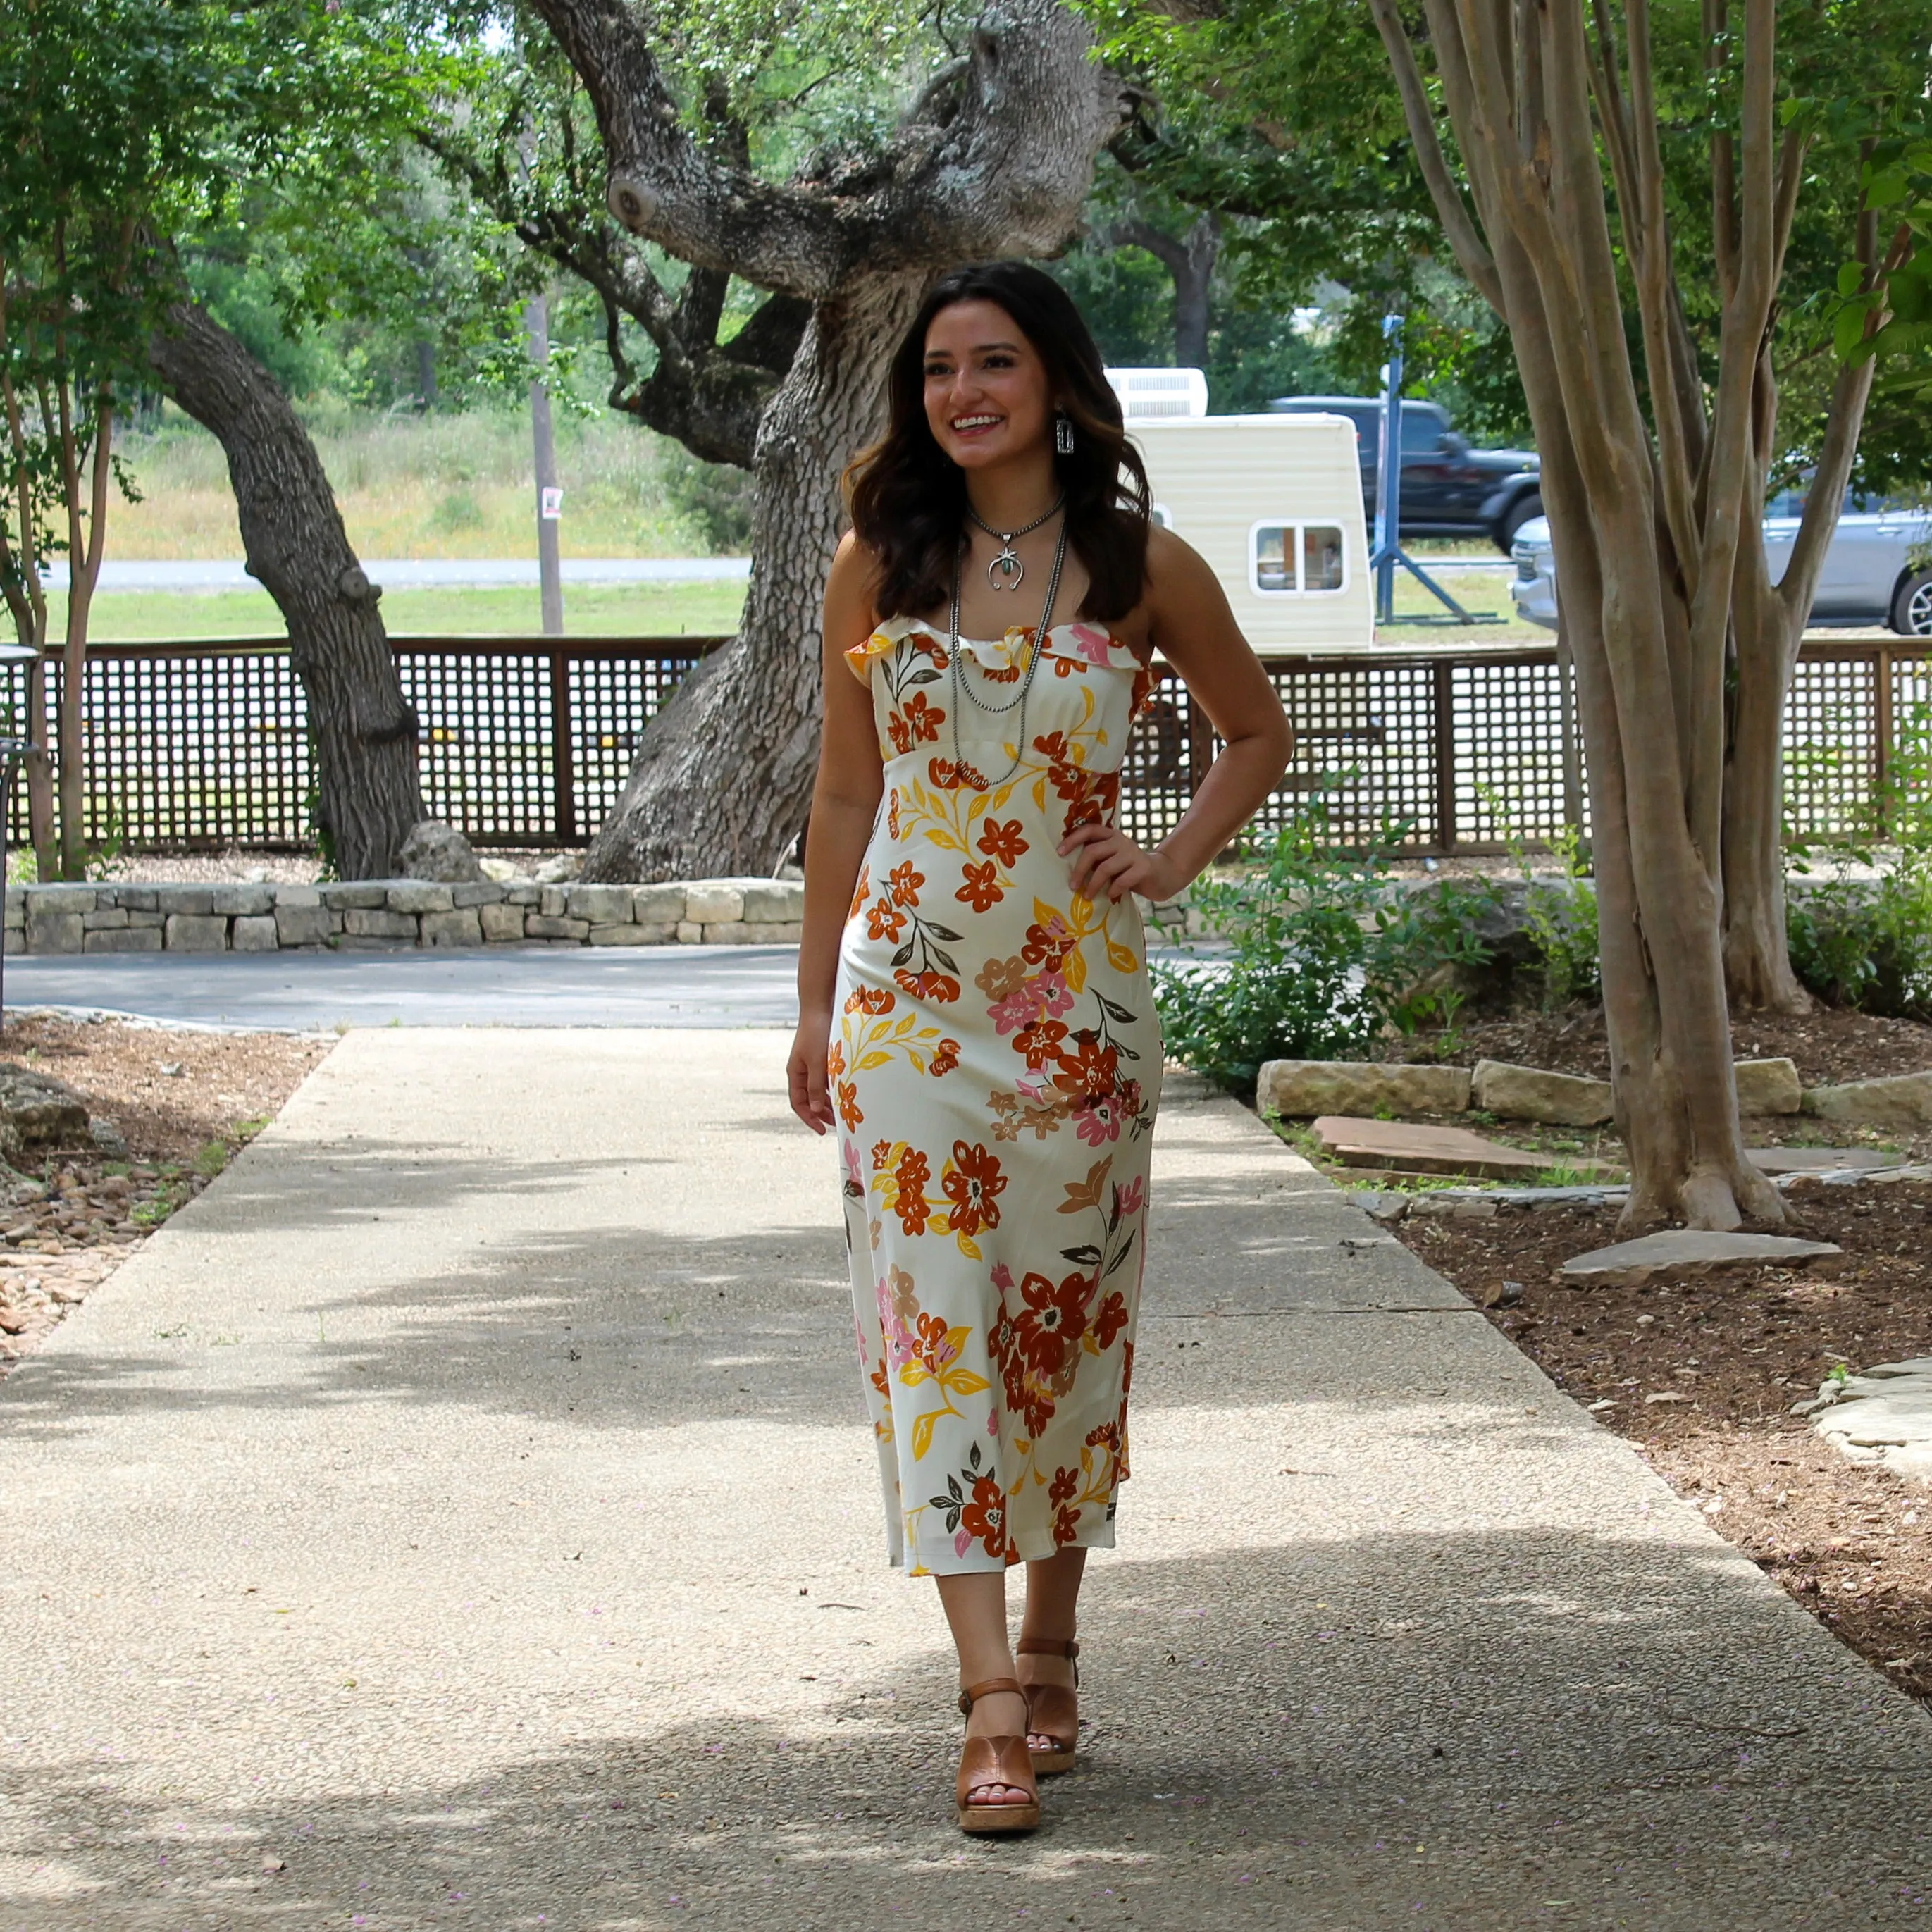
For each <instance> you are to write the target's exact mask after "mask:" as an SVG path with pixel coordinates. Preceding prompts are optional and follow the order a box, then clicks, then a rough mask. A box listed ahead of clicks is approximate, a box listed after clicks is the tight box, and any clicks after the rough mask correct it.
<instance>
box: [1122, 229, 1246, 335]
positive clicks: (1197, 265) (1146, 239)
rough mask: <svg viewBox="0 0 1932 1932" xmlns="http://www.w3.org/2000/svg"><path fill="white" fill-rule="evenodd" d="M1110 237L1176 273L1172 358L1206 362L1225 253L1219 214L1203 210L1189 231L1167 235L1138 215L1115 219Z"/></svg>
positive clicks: (1170, 273) (1168, 270)
mask: <svg viewBox="0 0 1932 1932" xmlns="http://www.w3.org/2000/svg"><path fill="white" fill-rule="evenodd" d="M1107 239H1109V241H1110V242H1112V243H1113V245H1115V247H1116V248H1145V250H1146V251H1147V252H1148V254H1150V255H1151V256H1153V257H1154V259H1155V260H1156V261H1157V262H1159V263H1160V264H1161V266H1163V268H1165V269H1166V271H1167V272H1168V273H1169V275H1172V277H1173V278H1174V360H1175V365H1176V366H1177V367H1178V368H1183V369H1205V368H1206V367H1207V366H1208V327H1209V325H1210V324H1211V322H1212V321H1213V320H1214V315H1213V310H1212V308H1211V302H1210V297H1211V295H1212V293H1213V290H1214V264H1215V263H1216V261H1217V260H1218V259H1219V257H1220V253H1221V223H1220V219H1219V217H1217V216H1215V215H1213V214H1203V215H1202V216H1200V217H1199V218H1198V219H1197V220H1196V222H1195V223H1194V225H1193V227H1191V228H1190V229H1188V231H1187V233H1186V234H1185V235H1169V234H1167V233H1165V232H1163V230H1162V229H1158V228H1157V227H1155V226H1154V223H1152V222H1151V221H1142V220H1139V218H1138V217H1136V218H1135V219H1133V220H1128V221H1117V222H1115V223H1114V225H1113V226H1112V229H1109V231H1108V236H1107Z"/></svg>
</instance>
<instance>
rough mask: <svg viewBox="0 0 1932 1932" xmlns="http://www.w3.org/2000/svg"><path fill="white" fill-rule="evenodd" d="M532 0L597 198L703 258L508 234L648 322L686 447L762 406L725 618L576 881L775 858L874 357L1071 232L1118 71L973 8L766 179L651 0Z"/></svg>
mask: <svg viewBox="0 0 1932 1932" xmlns="http://www.w3.org/2000/svg"><path fill="white" fill-rule="evenodd" d="M535 5H536V7H537V10H538V12H539V13H541V14H542V16H543V17H544V20H545V21H546V22H547V23H548V25H549V26H550V30H551V31H552V32H553V34H555V36H556V39H557V40H558V42H559V45H560V46H562V49H563V50H564V52H565V53H566V54H567V55H568V57H569V59H570V61H571V65H573V66H574V68H576V70H577V73H578V74H579V75H580V77H582V79H583V83H584V86H585V89H586V92H588V94H589V97H590V99H591V101H592V104H593V105H594V107H595V110H596V115H597V123H598V132H599V133H600V135H601V138H602V141H603V144H604V159H605V163H606V165H607V168H608V170H609V202H610V209H611V211H612V212H613V214H615V215H616V217H617V218H618V220H619V221H620V222H621V223H622V224H623V226H625V228H626V229H629V230H630V231H631V234H633V235H634V236H638V237H640V238H641V239H644V240H647V241H649V242H655V243H656V244H657V245H658V246H659V247H661V248H664V249H665V250H667V251H669V252H670V254H673V255H675V256H676V257H679V259H680V260H682V261H685V262H686V263H689V264H690V265H691V269H692V271H693V273H692V275H691V277H690V278H688V281H687V283H686V284H685V290H684V291H683V293H682V296H680V297H679V299H678V301H677V302H676V303H675V304H673V303H672V302H670V299H669V298H668V297H667V296H664V294H663V293H662V292H661V291H658V292H657V293H653V292H652V288H651V287H649V286H648V285H647V283H646V278H645V277H644V276H643V273H642V272H641V271H640V269H638V267H637V264H636V263H632V262H629V261H627V260H624V259H622V258H621V257H620V256H619V254H616V252H615V251H613V248H611V247H610V245H609V244H608V243H607V242H606V241H604V239H602V238H599V237H597V236H589V235H584V234H581V233H575V234H573V233H566V232H565V229H564V227H563V226H561V225H559V223H556V221H554V220H546V221H544V222H537V221H532V222H530V223H527V224H526V227H525V228H524V229H520V232H524V233H526V239H529V240H530V241H531V242H532V245H533V246H541V247H544V248H546V249H547V250H548V251H549V252H550V253H551V254H552V255H553V259H555V260H556V261H557V262H558V263H559V265H560V266H563V267H565V268H567V269H571V271H572V272H574V273H577V274H579V275H583V277H584V278H585V279H586V281H589V282H590V283H591V284H592V286H593V287H596V288H597V289H598V292H599V293H600V294H601V296H603V298H604V302H605V304H606V306H607V310H608V311H609V312H610V314H612V315H613V317H614V316H615V315H616V313H617V312H618V311H619V310H620V309H621V310H623V311H625V313H628V314H634V315H635V316H637V317H638V318H639V319H640V320H643V322H644V324H645V326H646V328H647V329H651V330H652V333H653V340H654V341H656V342H657V343H658V351H659V358H660V371H661V373H662V374H663V375H664V377H665V381H664V383H663V384H661V385H658V386H661V387H662V388H664V389H665V391H666V392H667V394H666V395H665V396H664V397H662V398H658V399H656V403H655V404H654V405H653V406H654V407H656V406H658V405H662V406H663V407H666V408H668V407H669V404H670V402H672V401H675V400H676V395H677V394H682V393H685V392H688V395H689V396H690V398H691V399H692V400H693V401H694V404H697V405H701V406H702V407H701V408H700V409H698V410H695V411H694V416H693V422H692V426H691V428H692V434H690V435H685V432H684V431H682V430H680V429H679V428H678V427H677V426H676V425H675V423H673V422H671V421H670V420H667V419H666V418H665V417H664V416H658V418H657V419H656V425H657V426H658V427H659V428H666V429H669V430H670V431H671V433H672V434H679V435H685V440H687V442H688V443H690V445H691V447H693V448H700V441H699V440H697V434H696V433H697V431H700V429H705V428H708V429H709V432H710V433H711V434H712V435H713V437H714V438H715V437H716V436H717V434H718V432H719V431H720V430H722V431H723V432H724V437H723V440H724V444H725V445H726V446H727V449H728V446H729V445H730V443H731V442H732V441H733V439H734V437H735V433H736V432H735V424H736V419H737V417H738V416H739V413H740V412H741V411H742V410H745V409H748V408H749V407H756V408H757V410H759V412H760V414H759V416H758V426H757V438H756V443H755V446H754V454H753V458H752V467H753V469H754V474H755V475H756V477H757V499H756V502H757V507H756V513H755V524H754V534H753V541H752V549H753V556H752V574H751V589H750V593H749V596H748V601H747V603H746V605H745V615H744V619H743V622H742V626H741V628H740V632H739V636H738V637H737V638H736V640H734V641H733V643H731V644H730V646H727V648H726V649H724V650H723V651H721V652H719V653H718V654H717V655H716V656H715V658H712V659H711V660H709V661H707V662H706V664H705V665H704V666H703V668H702V669H701V670H699V671H698V672H697V673H694V675H693V676H692V677H691V679H689V681H688V683H687V685H686V686H685V688H684V689H683V690H682V691H680V692H679V694H678V695H677V697H676V699H675V700H673V702H672V703H670V705H668V706H667V707H666V708H665V709H664V711H662V712H660V713H659V714H658V716H657V717H656V718H653V719H652V721H651V724H650V727H649V729H648V730H646V733H645V734H644V737H643V742H642V744H641V745H640V747H639V748H638V753H637V760H636V762H635V763H634V766H632V769H631V774H630V777H629V779H628V783H627V784H626V785H625V790H624V795H623V797H622V800H621V801H620V802H619V805H618V806H617V808H616V811H614V812H613V814H611V817H610V820H609V822H608V823H607V824H606V825H605V826H604V828H603V829H602V830H601V832H599V834H598V837H597V839H596V841H595V844H593V846H592V849H591V852H590V854H589V860H588V862H587V864H586V868H585V876H586V877H589V878H596V879H605V880H624V879H650V878H666V877H677V876H679V875H684V876H690V875H692V874H699V875H702V874H717V873H727V872H733V871H769V869H770V868H772V866H773V865H775V864H776V863H777V862H778V859H780V858H781V856H783V854H784V851H785V849H786V847H787V846H788V845H790V843H791V841H793V838H796V835H797V833H798V831H799V827H800V826H802V824H803V823H804V820H805V810H806V807H807V805H808V801H809V799H810V796H811V781H812V772H813V766H814V761H815V760H816V757H817V736H818V716H819V661H820V659H819V650H820V637H819V600H820V595H821V594H822V592H823V585H824V581H825V573H826V568H828V566H829V564H830V562H831V559H832V551H833V550H834V548H835V547H836V544H837V541H838V535H839V532H840V530H841V528H842V526H843V523H844V512H843V507H842V505H841V502H840V500H839V496H838V478H839V474H840V472H841V470H842V469H844V466H845V463H847V460H849V459H850V457H851V456H852V455H853V452H855V451H856V449H858V448H859V446H861V445H862V444H863V443H865V442H866V441H867V440H868V439H870V438H871V437H873V436H874V435H875V434H877V431H878V429H879V428H880V423H881V421H882V406H883V394H882V390H883V377H884V372H885V367H886V362H887V360H888V359H889V356H890V355H891V352H892V349H893V347H895V344H896V342H897V341H898V337H899V335H901V333H902V332H903V331H904V329H905V328H906V326H907V323H909V322H910V319H911V317H912V315H913V313H914V311H915V310H916V308H917V306H918V304H919V301H920V299H921V298H922V295H923V293H924V291H925V290H926V288H927V287H929V285H930V282H931V281H932V278H934V277H935V275H938V274H939V273H940V272H942V271H943V270H944V269H947V268H950V267H951V266H953V265H954V264H956V263H959V262H963V261H969V260H972V259H974V257H984V256H989V255H1019V254H1053V253H1055V252H1057V251H1058V250H1059V249H1061V248H1063V247H1064V246H1065V245H1066V243H1067V240H1068V239H1069V238H1070V236H1072V234H1073V232H1074V229H1075V228H1076V225H1077V223H1078V222H1079V217H1080V209H1081V205H1082V202H1083V201H1084V200H1085V196H1086V193H1087V190H1088V184H1089V183H1090V182H1091V179H1092V176H1093V169H1094V160H1095V157H1096V156H1097V154H1099V152H1100V149H1101V148H1103V146H1104V145H1106V142H1107V141H1108V140H1109V139H1111V138H1112V136H1113V135H1114V134H1115V133H1116V132H1117V131H1118V128H1119V126H1120V124H1121V119H1122V118H1123V115H1124V107H1125V96H1124V89H1122V87H1121V84H1120V83H1118V81H1116V80H1113V79H1112V78H1111V77H1109V76H1108V75H1107V74H1106V71H1104V70H1103V69H1102V68H1099V67H1097V65H1095V64H1094V62H1093V59H1092V58H1091V55H1092V49H1093V41H1092V37H1091V35H1090V34H1089V33H1088V30H1087V28H1086V27H1085V25H1084V24H1083V23H1082V22H1081V21H1080V20H1079V19H1078V18H1077V17H1076V16H1075V15H1074V14H1073V13H1071V12H1070V11H1069V10H1067V8H1065V7H1062V6H1061V5H1059V4H1058V0H1007V4H1005V5H1003V6H1002V7H1001V9H1000V10H998V11H997V12H995V11H994V10H990V9H989V11H988V12H987V13H986V14H984V15H983V17H981V18H980V20H979V21H978V22H977V23H976V25H975V26H974V28H973V30H972V33H971V38H970V46H969V49H968V52H966V53H965V55H962V58H959V59H958V60H956V61H955V62H952V63H951V64H950V65H949V66H947V68H944V69H943V70H942V71H941V72H940V73H939V74H938V75H936V76H935V78H934V80H933V82H932V84H931V85H929V86H928V87H927V88H926V89H925V90H924V91H923V92H922V93H921V95H919V98H918V100H917V101H915V102H914V103H913V104H912V106H911V107H910V108H909V110H907V113H906V115H905V117H904V119H903V120H902V121H901V123H900V124H899V126H898V128H897V130H895V133H893V134H892V136H891V138H890V139H889V140H888V141H887V142H885V143H884V144H883V147H882V148H881V150H880V151H879V152H878V153H877V154H870V155H868V156H866V157H864V158H863V159H862V160H858V161H854V162H853V163H850V164H849V165H846V164H844V163H841V164H840V165H839V166H837V167H836V168H835V169H832V170H831V171H830V172H827V171H826V164H825V163H822V162H817V163H813V164H812V167H813V169H814V170H815V171H808V172H802V173H801V174H800V175H799V176H797V177H796V178H793V179H792V180H790V181H784V182H778V181H770V180H767V179H765V178H761V177H760V176H758V175H755V174H754V173H752V172H751V171H750V170H749V169H748V167H747V166H745V162H744V159H743V154H742V151H740V152H739V153H738V154H736V155H735V156H734V154H733V152H732V151H731V149H730V143H729V142H724V141H722V140H721V141H719V142H715V143H714V144H713V145H712V146H711V147H710V148H700V147H699V146H697V145H695V144H694V142H693V141H692V139H691V136H690V134H689V133H688V129H687V127H686V126H685V124H684V123H683V121H682V120H681V119H680V118H679V113H678V112H677V107H676V102H675V101H674V100H673V98H672V96H671V95H670V91H669V89H668V88H667V86H666V83H665V82H664V77H663V74H662V71H661V68H660V67H659V65H658V59H657V56H656V54H655V50H654V49H653V47H652V43H651V32H652V24H653V23H652V12H651V7H650V6H649V4H648V0H641V3H640V4H628V0H535ZM552 237H554V239H552ZM729 275H739V276H741V277H742V278H744V279H745V280H746V281H750V282H752V283H754V284H757V286H759V287H762V288H766V289H769V290H772V291H773V298H772V301H771V302H768V303H767V304H766V308H765V309H764V310H763V311H760V316H759V317H758V318H757V319H754V323H753V324H752V325H751V327H749V328H748V329H747V330H746V331H745V335H746V336H748V337H749V336H752V335H754V331H755V332H756V338H755V341H754V344H752V345H750V346H748V347H740V348H739V350H738V356H739V357H742V358H744V359H743V360H742V361H737V360H736V359H733V358H730V357H727V356H725V355H724V353H723V352H722V351H721V349H720V348H718V347H716V346H715V345H714V343H713V329H712V322H713V320H714V318H712V317H710V316H709V313H708V311H707V310H706V304H707V303H709V305H711V306H712V307H714V308H715V304H716V302H718V301H721V299H722V295H723V290H724V278H727V277H728V276H729ZM801 305H809V308H808V314H809V317H810V320H809V323H808V326H806V328H805V331H804V333H803V335H802V338H799V340H798V341H797V344H796V351H795V353H793V354H792V355H791V356H790V362H789V365H788V371H787V374H785V376H784V379H783V380H782V381H781V383H778V386H776V388H775V389H771V388H769V383H770V377H769V374H764V373H763V372H764V371H769V369H770V368H772V364H773V361H774V360H775V358H774V357H773V355H772V351H773V350H775V349H776V348H777V347H778V345H779V344H781V343H782V344H785V346H787V347H789V346H790V330H791V329H792V328H793V327H795V326H796V317H797V315H798V314H799V312H800V308H801ZM767 324H768V325H769V326H766V325H767ZM614 341H616V336H615V334H614V323H613V342H614ZM620 374H621V371H620ZM655 383H656V379H655V378H654V379H653V384H655ZM673 392H675V393H673ZM640 399H641V398H640ZM700 453H703V454H706V455H715V454H720V453H724V452H723V451H721V450H720V449H718V448H716V447H715V446H714V447H711V448H702V449H700Z"/></svg>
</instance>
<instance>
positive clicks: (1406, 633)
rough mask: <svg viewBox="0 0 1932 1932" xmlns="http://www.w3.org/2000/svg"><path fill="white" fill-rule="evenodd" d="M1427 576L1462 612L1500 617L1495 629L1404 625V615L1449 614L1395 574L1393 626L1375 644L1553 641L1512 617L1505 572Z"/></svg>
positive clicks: (1538, 628)
mask: <svg viewBox="0 0 1932 1932" xmlns="http://www.w3.org/2000/svg"><path fill="white" fill-rule="evenodd" d="M1429 574H1430V576H1431V577H1434V578H1435V580H1436V582H1437V583H1439V584H1441V585H1442V587H1443V589H1445V590H1446V591H1448V593H1449V594H1450V595H1451V597H1453V598H1455V600H1456V601H1457V603H1459V604H1461V605H1462V607H1463V609H1464V610H1468V611H1471V612H1481V611H1488V612H1490V613H1493V614H1496V615H1499V616H1501V617H1502V619H1503V621H1502V622H1501V623H1500V624H1475V625H1460V624H1405V623H1403V622H1402V621H1401V619H1402V618H1403V616H1404V615H1405V614H1406V613H1409V612H1414V613H1415V614H1417V615H1418V616H1422V615H1426V614H1428V613H1436V612H1439V613H1441V614H1442V616H1448V614H1449V613H1448V612H1447V611H1446V610H1443V608H1442V605H1441V604H1439V603H1437V602H1436V599H1435V598H1433V597H1432V596H1430V594H1429V592H1427V591H1426V590H1425V589H1423V587H1422V586H1421V584H1419V583H1417V582H1416V580H1415V578H1414V577H1411V576H1410V575H1409V573H1408V572H1407V571H1397V573H1396V580H1395V610H1396V619H1397V621H1396V622H1394V624H1391V625H1384V626H1383V627H1382V629H1381V630H1380V631H1378V632H1377V633H1376V636H1377V638H1378V640H1379V642H1381V643H1385V644H1427V643H1436V644H1464V643H1468V644H1502V643H1537V644H1547V643H1553V642H1554V641H1555V639H1556V632H1555V631H1546V630H1544V629H1543V628H1542V627H1541V625H1536V624H1532V623H1530V622H1528V621H1527V620H1526V619H1523V618H1521V617H1519V616H1517V614H1516V604H1515V603H1514V601H1513V600H1512V599H1511V596H1510V592H1509V586H1510V580H1509V576H1508V573H1507V572H1506V571H1500V570H1492V571H1454V570H1446V569H1445V570H1440V571H1436V570H1432V571H1430V573H1429Z"/></svg>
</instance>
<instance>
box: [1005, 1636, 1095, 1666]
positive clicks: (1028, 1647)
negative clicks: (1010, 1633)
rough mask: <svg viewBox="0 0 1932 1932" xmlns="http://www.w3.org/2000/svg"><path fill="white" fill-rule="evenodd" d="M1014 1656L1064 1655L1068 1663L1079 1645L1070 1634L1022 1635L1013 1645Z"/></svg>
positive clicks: (1077, 1651)
mask: <svg viewBox="0 0 1932 1932" xmlns="http://www.w3.org/2000/svg"><path fill="white" fill-rule="evenodd" d="M1013 1655H1015V1656H1016V1657H1064V1658H1066V1659H1067V1661H1068V1662H1069V1663H1071V1662H1072V1661H1073V1659H1074V1658H1076V1657H1078V1656H1079V1655H1080V1646H1079V1645H1078V1644H1077V1643H1075V1642H1074V1641H1073V1639H1072V1638H1071V1637H1022V1638H1021V1639H1020V1640H1019V1643H1016V1644H1015V1645H1014V1646H1013Z"/></svg>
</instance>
